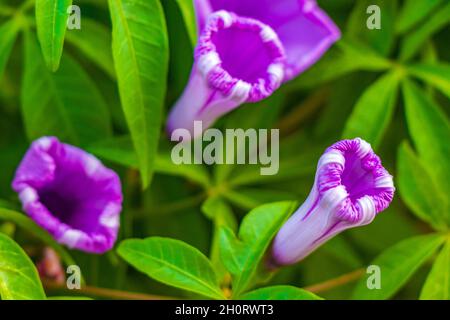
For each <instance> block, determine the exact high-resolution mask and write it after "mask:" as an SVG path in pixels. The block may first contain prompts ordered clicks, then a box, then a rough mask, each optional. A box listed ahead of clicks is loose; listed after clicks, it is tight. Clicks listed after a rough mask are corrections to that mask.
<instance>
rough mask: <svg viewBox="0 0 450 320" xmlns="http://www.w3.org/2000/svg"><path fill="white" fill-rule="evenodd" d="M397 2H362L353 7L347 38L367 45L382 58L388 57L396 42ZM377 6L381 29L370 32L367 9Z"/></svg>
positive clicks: (369, 0) (374, 0) (380, 0)
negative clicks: (367, 23) (367, 24)
mask: <svg viewBox="0 0 450 320" xmlns="http://www.w3.org/2000/svg"><path fill="white" fill-rule="evenodd" d="M397 4H398V2H397V1H396V0H360V1H357V2H356V4H355V6H354V7H353V11H352V13H351V14H350V17H349V19H348V22H347V32H346V36H348V37H349V38H350V39H352V40H355V41H360V42H362V43H365V44H367V45H368V46H369V47H371V48H372V49H374V50H375V51H376V52H378V53H379V54H381V55H382V56H387V55H388V54H389V53H390V51H391V49H392V47H393V44H394V40H395V33H394V29H395V19H396V15H397V6H398V5H397ZM371 5H377V6H379V8H380V11H381V13H380V14H381V28H380V29H373V30H368V29H367V27H366V22H367V20H368V17H369V14H368V13H367V8H369V6H371Z"/></svg>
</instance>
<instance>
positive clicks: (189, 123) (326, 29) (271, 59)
mask: <svg viewBox="0 0 450 320" xmlns="http://www.w3.org/2000/svg"><path fill="white" fill-rule="evenodd" d="M194 4H195V9H196V15H197V22H198V25H199V29H200V30H201V33H200V36H199V40H198V44H197V47H196V49H195V54H194V58H195V59H194V65H193V68H192V72H191V76H190V80H189V83H188V84H187V87H186V89H185V91H184V92H183V94H182V96H181V97H180V99H179V100H178V101H177V103H176V104H175V106H174V107H173V109H172V111H171V113H170V115H169V119H168V123H167V131H168V133H169V134H171V133H172V132H173V131H174V130H176V129H178V128H182V129H187V130H189V132H190V133H191V135H192V136H193V137H195V136H194V130H193V124H194V121H202V122H203V128H204V129H206V128H208V127H209V126H210V125H211V124H212V123H214V121H215V120H216V119H218V118H219V117H221V116H222V115H224V114H226V113H228V112H229V111H231V110H233V109H235V108H237V107H238V106H240V105H241V104H242V103H247V102H257V101H260V100H262V99H265V98H267V97H269V96H270V95H271V94H272V93H273V92H274V91H275V90H276V89H278V87H279V86H280V85H281V84H282V83H283V82H285V81H288V80H290V79H292V78H294V77H296V76H297V75H298V74H299V73H301V72H302V71H304V70H305V69H307V68H308V67H309V66H311V65H312V64H313V63H314V62H315V61H317V60H318V59H319V58H320V56H321V55H322V54H323V53H324V52H325V51H326V50H327V49H328V48H329V47H330V46H331V45H332V44H333V43H334V42H335V41H336V40H337V39H338V38H339V36H340V33H339V30H338V28H337V27H336V26H335V25H334V23H333V22H332V21H331V20H330V19H329V18H328V17H327V16H326V14H325V13H324V12H323V11H322V10H321V9H320V8H319V7H318V6H317V4H316V2H315V1H314V0H278V1H273V0H258V1H256V0H246V1H242V0H239V1H238V0H227V1H219V0H195V1H194Z"/></svg>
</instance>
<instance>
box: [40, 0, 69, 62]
mask: <svg viewBox="0 0 450 320" xmlns="http://www.w3.org/2000/svg"><path fill="white" fill-rule="evenodd" d="M71 5H72V0H36V29H37V33H38V38H39V42H40V44H41V49H42V54H43V56H44V60H45V63H46V65H47V67H48V68H49V69H50V70H51V71H56V70H58V67H59V63H60V60H61V56H62V52H63V46H64V36H65V33H66V28H67V19H68V17H69V14H68V12H67V9H68V8H69V6H71Z"/></svg>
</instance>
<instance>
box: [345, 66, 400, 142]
mask: <svg viewBox="0 0 450 320" xmlns="http://www.w3.org/2000/svg"><path fill="white" fill-rule="evenodd" d="M399 79H400V78H399V75H398V74H397V73H396V72H390V73H388V74H386V75H384V76H382V77H381V78H380V79H378V80H377V81H376V82H375V83H374V84H373V85H371V86H370V87H369V88H367V89H366V91H365V92H364V93H363V94H362V96H361V98H360V99H359V100H358V102H357V103H356V106H355V108H354V110H353V112H352V114H351V115H350V117H349V119H348V120H347V123H346V125H345V129H344V133H343V138H346V139H353V138H355V137H361V138H363V139H364V140H366V141H368V142H369V143H371V144H372V146H373V147H374V148H375V149H376V148H377V146H378V145H379V144H380V142H381V139H382V138H383V134H384V132H385V130H386V128H387V127H388V125H389V123H390V121H391V118H392V114H393V112H394V108H395V104H396V99H397V91H398V84H399Z"/></svg>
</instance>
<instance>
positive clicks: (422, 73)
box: [408, 63, 450, 98]
mask: <svg viewBox="0 0 450 320" xmlns="http://www.w3.org/2000/svg"><path fill="white" fill-rule="evenodd" d="M408 71H409V72H410V73H411V74H412V75H414V76H416V77H418V78H419V79H421V80H423V81H425V82H427V83H428V84H431V85H432V86H434V87H436V88H437V89H439V90H441V91H442V93H443V94H445V95H446V96H447V97H449V98H450V64H447V63H439V64H425V63H423V64H414V65H412V66H409V67H408Z"/></svg>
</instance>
